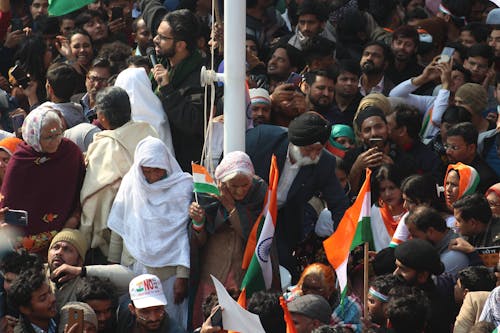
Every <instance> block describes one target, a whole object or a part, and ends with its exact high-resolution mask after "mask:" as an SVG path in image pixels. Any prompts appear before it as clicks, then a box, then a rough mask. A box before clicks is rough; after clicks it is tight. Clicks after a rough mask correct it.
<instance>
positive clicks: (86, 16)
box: [75, 9, 108, 29]
mask: <svg viewBox="0 0 500 333" xmlns="http://www.w3.org/2000/svg"><path fill="white" fill-rule="evenodd" d="M94 17H97V18H100V19H101V20H102V21H103V22H104V23H106V22H107V21H108V17H107V16H106V15H105V14H104V13H103V12H101V11H99V10H92V9H87V10H85V11H83V12H81V13H80V14H79V15H78V16H77V17H76V18H75V27H78V28H81V29H83V26H84V25H85V24H87V23H88V22H89V21H90V20H92V19H93V18H94ZM106 29H107V27H106Z"/></svg>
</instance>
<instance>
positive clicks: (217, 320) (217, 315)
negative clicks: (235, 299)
mask: <svg viewBox="0 0 500 333" xmlns="http://www.w3.org/2000/svg"><path fill="white" fill-rule="evenodd" d="M210 322H211V324H212V327H216V326H218V327H220V328H222V308H221V307H220V306H219V307H218V308H217V310H216V311H215V312H214V313H213V314H212V315H211V316H210Z"/></svg>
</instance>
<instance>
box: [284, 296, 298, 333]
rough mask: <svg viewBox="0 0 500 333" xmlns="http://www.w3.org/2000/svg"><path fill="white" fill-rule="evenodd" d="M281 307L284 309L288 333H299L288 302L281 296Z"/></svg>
mask: <svg viewBox="0 0 500 333" xmlns="http://www.w3.org/2000/svg"><path fill="white" fill-rule="evenodd" d="M280 305H281V307H282V308H283V318H284V319H285V323H286V333H297V330H296V329H295V325H294V324H293V320H292V315H291V314H290V311H288V307H287V306H286V302H285V299H284V298H283V296H280Z"/></svg>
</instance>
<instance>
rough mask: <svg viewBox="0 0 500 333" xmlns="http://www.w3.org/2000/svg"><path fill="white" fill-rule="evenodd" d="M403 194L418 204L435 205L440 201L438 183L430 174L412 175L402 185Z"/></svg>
mask: <svg viewBox="0 0 500 333" xmlns="http://www.w3.org/2000/svg"><path fill="white" fill-rule="evenodd" d="M401 192H403V193H404V195H406V196H407V197H409V198H410V199H411V200H413V201H415V202H416V203H418V204H423V203H428V204H430V205H433V204H434V203H435V202H437V201H438V197H437V192H436V182H435V181H434V179H432V177H431V176H430V175H428V174H423V175H412V176H410V177H408V178H406V179H405V180H403V182H402V183H401Z"/></svg>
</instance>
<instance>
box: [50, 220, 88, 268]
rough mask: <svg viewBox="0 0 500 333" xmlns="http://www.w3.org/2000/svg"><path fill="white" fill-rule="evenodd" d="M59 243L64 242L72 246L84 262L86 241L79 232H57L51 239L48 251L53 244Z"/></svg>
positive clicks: (65, 230)
mask: <svg viewBox="0 0 500 333" xmlns="http://www.w3.org/2000/svg"><path fill="white" fill-rule="evenodd" d="M61 241H65V242H68V243H70V244H71V245H73V246H74V247H75V248H76V250H77V251H78V253H79V254H80V257H81V258H82V259H83V260H85V254H86V253H87V248H88V247H87V241H86V240H85V237H84V236H83V234H82V233H81V232H80V231H79V230H76V229H69V228H65V229H63V230H61V231H59V232H58V233H57V234H56V235H55V237H54V238H53V239H52V242H51V243H50V247H49V249H50V248H52V246H53V245H54V244H55V243H57V242H61Z"/></svg>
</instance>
